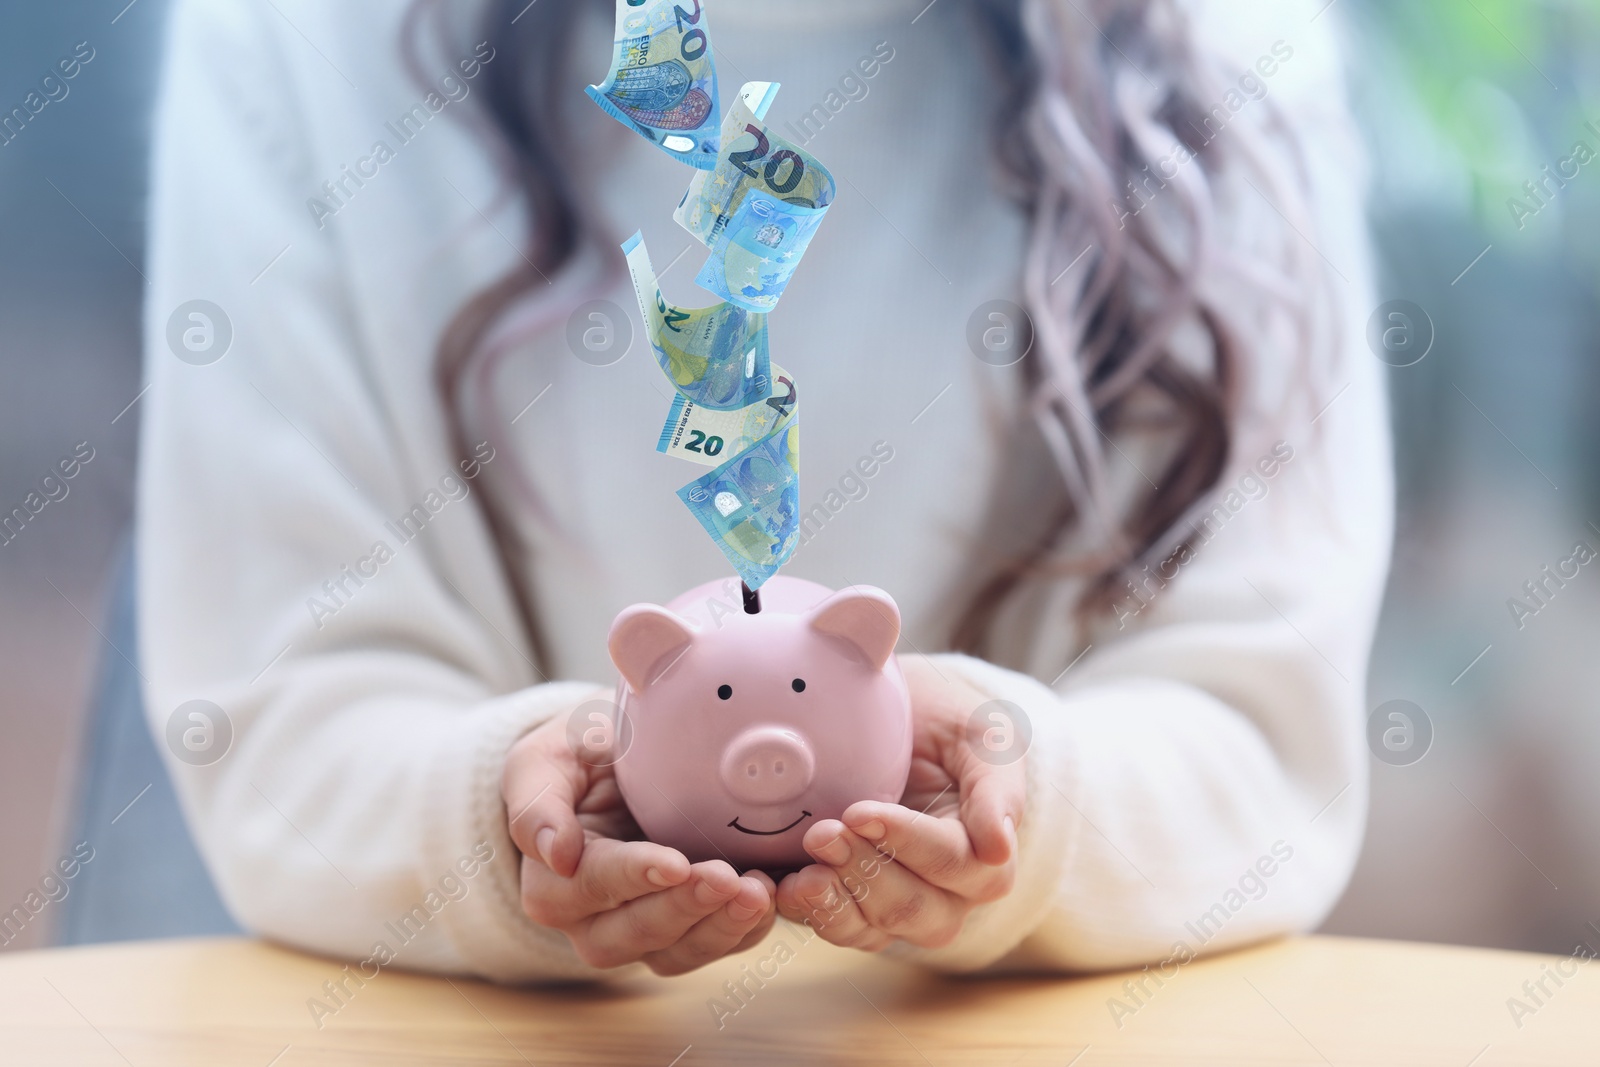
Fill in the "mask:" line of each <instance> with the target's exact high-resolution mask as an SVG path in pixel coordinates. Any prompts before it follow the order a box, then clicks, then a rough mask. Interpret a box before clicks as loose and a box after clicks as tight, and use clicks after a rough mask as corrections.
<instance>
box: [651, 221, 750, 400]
mask: <svg viewBox="0 0 1600 1067" xmlns="http://www.w3.org/2000/svg"><path fill="white" fill-rule="evenodd" d="M622 251H623V253H624V254H626V255H627V257H628V274H629V275H630V276H631V277H632V279H633V291H634V295H635V296H637V297H638V298H639V313H640V314H641V315H642V316H644V326H645V335H646V336H647V337H649V339H650V347H651V348H652V349H654V350H655V354H656V362H657V363H658V364H660V366H661V371H662V373H663V374H665V375H666V376H667V379H668V380H669V381H671V382H672V384H673V386H674V388H676V389H677V390H678V392H679V393H680V394H682V395H683V397H684V398H686V399H688V400H692V401H694V403H696V404H697V405H699V406H700V407H704V408H711V409H713V410H716V411H736V410H738V409H739V408H744V407H748V406H749V405H751V404H753V403H755V402H757V401H759V400H763V399H765V398H766V396H767V394H768V393H769V392H770V391H771V389H772V380H771V356H770V353H769V350H768V347H767V317H766V315H764V314H761V313H759V312H752V311H746V310H745V309H744V308H742V307H739V306H738V305H736V304H731V303H728V302H726V301H724V302H722V303H719V304H716V305H714V306H712V307H704V308H680V307H675V306H673V305H672V304H669V303H667V302H666V300H665V298H663V297H662V295H661V286H660V284H659V282H658V281H657V279H656V271H655V267H653V266H652V265H651V263H650V252H649V250H648V249H646V248H645V245H644V239H643V237H642V236H641V235H640V234H637V233H636V234H634V235H633V236H632V237H630V238H628V239H627V240H626V241H625V242H623V245H622Z"/></svg>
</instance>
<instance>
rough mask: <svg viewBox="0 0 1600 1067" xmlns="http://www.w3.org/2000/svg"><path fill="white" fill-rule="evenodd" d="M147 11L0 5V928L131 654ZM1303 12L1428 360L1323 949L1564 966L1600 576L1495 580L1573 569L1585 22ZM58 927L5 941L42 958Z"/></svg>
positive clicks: (1592, 230)
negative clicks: (1404, 721) (1397, 945)
mask: <svg viewBox="0 0 1600 1067" xmlns="http://www.w3.org/2000/svg"><path fill="white" fill-rule="evenodd" d="M164 14H165V10H164V3H163V0H133V2H132V3H128V0H104V2H102V0H81V2H78V0H74V2H61V3H51V4H44V3H34V4H26V5H23V4H9V5H5V8H4V10H3V12H0V114H4V113H7V112H9V111H10V110H11V108H13V107H14V106H21V105H22V104H23V102H24V100H25V98H27V96H28V94H29V93H30V92H31V91H35V90H37V89H39V87H40V84H41V79H43V78H44V77H45V75H47V74H51V73H58V70H59V68H58V67H57V63H58V61H60V60H62V59H69V60H71V59H77V60H78V61H79V69H78V73H77V74H76V76H75V77H73V78H72V79H70V80H68V81H65V82H64V83H62V84H64V85H65V87H66V92H65V95H62V93H61V90H60V89H59V88H57V89H54V90H52V93H53V95H54V96H56V97H58V99H51V100H50V101H49V102H48V104H46V105H45V106H44V107H43V108H42V109H41V110H40V111H39V112H38V113H37V114H32V115H31V116H30V117H29V120H28V121H27V122H26V124H25V125H19V124H13V126H12V127H11V128H7V129H5V130H4V132H3V133H0V190H3V196H0V514H4V513H9V512H10V511H11V509H12V508H13V507H16V506H19V505H21V504H22V503H23V501H24V499H25V498H26V497H27V495H28V494H29V492H30V491H34V490H36V489H37V488H38V487H39V484H40V481H41V479H42V478H44V476H45V475H47V474H50V473H51V472H52V471H53V470H55V469H56V467H57V464H58V463H59V462H60V461H61V460H63V459H65V458H69V457H74V452H75V450H76V453H77V454H76V457H75V458H76V459H78V460H79V461H80V462H79V467H80V469H79V470H78V472H77V474H76V476H75V477H73V478H72V479H71V480H70V481H66V482H64V483H62V484H64V485H65V486H66V488H67V494H66V496H64V497H61V498H60V499H57V500H52V501H51V502H50V503H48V504H47V505H46V506H45V507H44V509H43V510H42V511H40V512H39V514H38V515H36V516H34V517H33V518H32V519H31V520H30V521H29V523H28V524H27V525H26V526H25V527H24V528H23V529H22V531H21V533H20V534H17V535H16V536H14V537H10V535H9V534H7V535H6V536H7V537H10V539H9V540H6V541H5V543H3V544H0V812H3V813H4V816H5V817H4V818H3V819H0V911H3V910H9V909H10V908H11V907H12V905H13V904H15V903H18V902H20V901H21V900H22V898H23V897H24V896H25V895H26V894H27V893H28V892H29V891H30V890H31V889H33V888H35V887H36V886H37V885H38V884H39V880H40V878H41V877H42V876H43V875H44V874H46V873H48V872H49V871H50V870H51V869H52V868H53V867H54V866H55V864H56V862H57V860H58V859H59V858H60V857H61V856H63V855H66V854H68V853H69V852H70V850H71V846H72V843H73V841H74V840H75V838H73V837H72V836H71V830H72V827H73V826H74V823H75V819H76V818H77V813H78V811H79V810H80V808H81V806H82V804H83V803H84V797H85V796H86V795H87V791H88V790H89V789H90V788H91V787H92V786H94V785H95V783H93V782H88V781H85V780H84V776H83V775H82V774H81V773H80V768H81V766H82V764H83V762H84V752H85V748H86V743H87V742H86V726H85V723H86V721H87V719H86V716H87V714H88V709H89V707H90V705H91V703H92V697H93V692H94V689H95V686H96V684H97V679H99V678H100V677H101V676H102V672H104V671H107V670H128V669H131V668H130V666H129V664H128V662H127V659H126V656H132V655H134V653H133V651H132V650H131V649H118V648H114V647H112V645H111V642H110V641H109V639H108V638H107V636H106V624H105V623H104V622H103V621H102V620H103V619H104V617H105V615H106V612H107V608H108V603H109V601H110V597H111V593H112V589H113V581H114V578H115V571H116V567H117V565H118V563H119V561H120V559H121V550H122V546H123V545H124V544H125V538H126V531H127V527H128V524H129V521H130V517H131V505H132V486H133V478H134V469H135V457H136V437H137V428H138V422H139V414H140V406H139V404H138V402H137V400H138V398H139V396H140V374H139V352H138V336H139V302H140V296H141V292H142V290H143V285H144V281H143V275H142V274H141V270H142V264H143V214H142V211H143V201H144V196H145V151H146V144H147V141H148V136H149V111H150V105H151V99H152V95H153V90H154V84H155V78H156V72H157V67H158V63H159V60H160V31H161V24H162V19H163V17H164ZM1326 17H1329V18H1333V19H1338V20H1340V22H1341V23H1342V25H1343V27H1344V31H1345V33H1346V36H1347V38H1348V56H1349V61H1348V65H1349V68H1350V72H1349V81H1350V92H1351V96H1352V102H1353V104H1354V107H1355V109H1356V112H1357V115H1358V117H1359V118H1360V120H1361V121H1362V123H1363V126H1364V128H1365V130H1366V133H1367V138H1368V142H1369V144H1370V146H1371V149H1372V156H1373V161H1374V175H1375V178H1374V188H1373V195H1372V202H1371V212H1370V217H1371V224H1372V228H1373V232H1374V234H1375V236H1376V240H1377V245H1378V251H1379V255H1380V257H1381V260H1382V262H1381V269H1380V277H1381V282H1380V298H1381V299H1382V300H1384V301H1399V300H1403V301H1409V302H1410V304H1411V305H1415V308H1413V309H1410V310H1409V311H1408V312H1407V314H1408V315H1409V320H1408V321H1409V326H1410V328H1411V329H1414V330H1416V331H1418V332H1417V334H1416V336H1417V337H1419V338H1430V337H1431V347H1428V346H1423V347H1426V355H1425V357H1424V358H1422V359H1421V360H1420V361H1419V362H1416V363H1414V364H1412V365H1410V366H1396V367H1394V368H1393V369H1392V370H1391V371H1390V372H1389V374H1390V382H1391V388H1392V399H1393V421H1394V426H1395V432H1396V442H1397V449H1398V455H1397V463H1398V484H1399V529H1398V541H1397V545H1396V550H1395V565H1394V572H1393V577H1392V580H1391V583H1390V587H1389V592H1388V598H1387V602H1386V605H1385V611H1384V616H1383V621H1382V624H1381V626H1380V628H1379V632H1378V639H1377V647H1376V650H1375V655H1374V659H1373V669H1372V674H1371V678H1370V680H1369V686H1370V689H1369V697H1370V699H1369V707H1370V708H1372V709H1377V708H1379V707H1380V706H1381V705H1383V704H1385V703H1387V702H1389V701H1391V700H1405V701H1409V702H1410V703H1411V704H1412V705H1414V706H1415V708H1417V709H1420V712H1421V715H1422V716H1425V717H1426V723H1423V722H1421V721H1420V720H1418V721H1417V722H1416V723H1415V725H1416V726H1417V727H1419V728H1424V727H1427V726H1429V725H1430V724H1431V743H1430V744H1429V745H1428V747H1427V749H1426V755H1425V756H1423V757H1422V758H1421V759H1414V757H1415V754H1416V752H1418V751H1421V750H1422V748H1421V746H1420V744H1419V745H1418V746H1417V747H1415V748H1414V749H1413V750H1412V751H1411V752H1410V753H1409V754H1407V755H1406V756H1405V758H1399V757H1396V756H1393V755H1391V756H1390V757H1389V761H1387V762H1386V761H1380V760H1378V759H1374V761H1373V800H1372V808H1371V815H1370V822H1369V826H1368V832H1367V843H1366V847H1365V850H1364V852H1363V854H1362V857H1361V861H1360V865H1359V867H1358V869H1357V871H1356V874H1355V877H1354V880H1353V881H1352V883H1351V886H1350V889H1349V891H1348V893H1347V894H1346V895H1345V897H1344V899H1343V901H1342V902H1341V903H1340V905H1339V907H1338V908H1337V909H1336V911H1335V912H1334V914H1333V916H1332V917H1331V919H1330V920H1329V922H1328V924H1327V926H1326V929H1327V930H1328V931H1330V932H1335V933H1343V934H1365V935H1373V936H1381V937H1397V938H1410V939H1418V940H1428V941H1448V942H1459V943H1466V944H1474V945H1485V946H1494V947H1506V948H1526V949H1536V950H1544V951H1550V952H1570V951H1571V950H1572V948H1573V946H1574V944H1576V943H1577V941H1578V940H1580V939H1582V938H1584V937H1591V938H1592V936H1593V932H1592V931H1591V932H1589V933H1587V934H1586V933H1585V926H1586V924H1587V923H1589V922H1600V716H1597V715H1596V714H1595V711H1596V707H1595V705H1596V699H1595V694H1596V691H1597V688H1600V684H1597V683H1600V655H1596V652H1595V650H1596V649H1597V647H1600V610H1597V608H1600V560H1596V561H1595V562H1593V563H1590V564H1588V565H1586V566H1583V567H1581V569H1580V571H1579V574H1578V576H1577V577H1576V578H1572V579H1569V580H1567V581H1566V582H1565V584H1564V585H1562V586H1560V587H1559V588H1558V587H1557V586H1556V584H1555V583H1554V582H1551V581H1548V580H1547V579H1546V580H1545V581H1546V585H1545V588H1546V590H1549V591H1551V592H1548V593H1541V594H1540V597H1541V599H1540V600H1535V599H1532V598H1531V597H1530V596H1529V595H1528V593H1527V592H1526V590H1525V588H1524V583H1527V582H1530V581H1538V580H1541V579H1543V578H1544V576H1543V574H1542V569H1543V568H1545V567H1547V566H1548V567H1550V568H1551V569H1552V570H1554V569H1555V568H1557V566H1558V565H1559V564H1561V562H1562V561H1564V560H1567V559H1569V558H1571V557H1572V556H1573V555H1574V550H1575V548H1576V546H1577V545H1578V543H1579V542H1584V543H1585V544H1586V545H1587V546H1589V548H1590V549H1592V550H1594V551H1600V464H1597V462H1596V461H1597V460H1600V420H1597V418H1596V415H1597V414H1600V360H1597V358H1596V355H1597V349H1600V330H1597V327H1600V322H1597V318H1596V314H1595V311H1594V308H1595V303H1596V302H1595V296H1596V293H1597V290H1600V245H1597V242H1596V241H1595V240H1594V237H1595V235H1596V234H1597V233H1600V158H1597V157H1600V0H1333V3H1331V4H1330V5H1329V11H1328V13H1327V16H1326ZM91 54H92V58H90V59H88V60H87V61H86V62H85V61H83V57H84V56H86V55H91ZM1417 309H1420V314H1419V313H1418V310H1417ZM1374 310H1375V311H1377V310H1378V309H1374ZM1397 322H1398V320H1390V319H1387V318H1384V319H1383V324H1384V325H1385V326H1391V325H1395V324H1396V323H1397ZM1409 358H1410V357H1407V358H1406V359H1400V358H1394V357H1392V356H1391V357H1390V359H1389V360H1388V361H1389V362H1392V363H1401V362H1407V361H1408V359H1409ZM89 450H92V458H91V459H89V460H88V462H86V463H84V462H82V459H83V457H84V456H85V455H87V454H89ZM52 492H53V493H54V495H56V496H60V490H59V488H58V489H55V490H52ZM1568 569H1569V572H1570V565H1569V567H1568ZM1513 598H1515V599H1517V600H1519V601H1520V602H1521V604H1522V605H1524V607H1525V610H1522V611H1514V610H1513V607H1514V605H1512V603H1511V601H1512V600H1513ZM1535 609H1536V610H1535ZM1412 714H1413V718H1414V719H1416V715H1415V713H1414V712H1413V713H1412ZM1386 721H1387V720H1386ZM1427 732H1430V731H1429V730H1427V729H1419V732H1418V734H1417V736H1418V737H1421V736H1422V735H1423V733H1427ZM1408 759H1409V760H1412V761H1411V762H1406V760H1408ZM136 792H137V790H136V788H130V789H129V790H128V800H129V801H130V802H132V801H137V800H138V799H139V798H138V797H136V796H135V795H134V794H135V793H136ZM116 806H120V805H116ZM130 810H137V809H130ZM133 817H134V816H133V815H129V818H130V819H131V818H133ZM110 833H112V834H114V833H115V828H114V827H113V829H112V830H111V831H110ZM62 911H63V909H59V908H56V909H51V908H47V909H45V910H44V912H43V913H42V914H41V916H40V921H38V922H34V923H32V924H30V925H29V926H28V927H27V928H26V929H25V930H24V931H23V932H22V934H21V936H20V937H16V938H14V939H13V940H11V941H10V942H9V944H7V945H6V946H5V948H7V949H17V948H25V947H35V946H38V945H42V944H48V943H51V941H52V940H55V939H58V938H60V937H62V936H64V933H63V931H62V930H61V929H60V928H59V926H58V925H56V921H57V919H58V917H59V916H60V914H61V913H62Z"/></svg>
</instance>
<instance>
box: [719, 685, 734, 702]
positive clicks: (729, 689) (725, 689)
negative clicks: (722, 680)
mask: <svg viewBox="0 0 1600 1067" xmlns="http://www.w3.org/2000/svg"><path fill="white" fill-rule="evenodd" d="M717 696H719V697H721V698H722V699H723V700H727V699H728V698H729V697H731V696H733V686H731V685H719V686H717Z"/></svg>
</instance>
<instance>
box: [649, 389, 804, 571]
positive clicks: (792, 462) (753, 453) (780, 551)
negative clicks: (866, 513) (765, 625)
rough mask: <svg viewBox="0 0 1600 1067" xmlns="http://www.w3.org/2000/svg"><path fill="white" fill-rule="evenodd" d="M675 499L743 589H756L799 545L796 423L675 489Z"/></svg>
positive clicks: (791, 420)
mask: <svg viewBox="0 0 1600 1067" xmlns="http://www.w3.org/2000/svg"><path fill="white" fill-rule="evenodd" d="M678 497H679V498H680V499H681V500H682V501H683V502H684V504H686V505H687V506H688V508H689V510H690V511H691V512H692V513H693V514H694V517H695V518H696V519H698V520H699V521H700V525H701V526H703V527H705V531H706V533H708V534H710V535H711V539H712V540H713V541H715V542H716V544H717V547H718V548H720V549H722V554H723V555H724V556H726V557H728V562H730V563H732V564H733V569H734V570H736V571H738V572H739V577H740V578H742V579H743V580H744V583H745V584H746V585H748V586H749V587H750V588H751V589H759V588H760V587H761V584H762V583H763V582H765V581H766V580H767V579H768V578H770V577H772V576H773V575H774V574H775V573H777V570H778V568H779V567H781V566H783V565H784V564H785V563H786V562H788V560H789V557H790V556H791V555H793V554H794V549H795V545H796V544H797V543H798V542H799V537H800V419H799V417H798V416H792V417H791V418H789V419H788V422H787V426H786V427H785V428H784V429H782V430H780V431H778V432H777V433H774V434H772V435H771V436H769V437H766V438H763V439H762V440H760V441H758V442H756V443H755V444H754V445H752V446H750V447H749V448H747V449H745V450H744V451H743V452H740V453H739V454H738V455H736V456H734V457H733V458H732V459H730V460H728V461H727V462H726V463H724V464H722V466H720V467H718V468H717V469H716V470H713V471H708V472H706V473H705V474H704V475H702V476H701V477H699V478H696V479H695V480H694V481H692V482H690V483H689V484H688V485H686V486H684V487H683V488H682V489H679V490H678Z"/></svg>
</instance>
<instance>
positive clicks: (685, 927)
mask: <svg viewBox="0 0 1600 1067" xmlns="http://www.w3.org/2000/svg"><path fill="white" fill-rule="evenodd" d="M740 882H741V879H740V878H739V876H738V875H737V874H736V873H734V870H733V868H732V867H730V866H728V865H727V864H726V863H724V862H723V861H721V860H711V861H709V862H707V863H697V864H695V865H694V867H693V868H691V871H690V875H689V879H688V880H687V881H686V882H684V883H683V884H682V885H678V886H674V887H672V888H671V889H662V890H660V891H658V892H654V893H647V894H645V895H644V896H642V897H638V898H635V899H633V900H630V901H628V902H627V903H624V904H621V905H619V906H617V907H615V908H612V909H610V910H608V911H602V912H600V913H598V914H596V915H594V916H592V917H590V918H589V919H587V920H585V921H583V922H582V923H580V924H578V926H577V928H576V929H574V930H569V931H568V936H569V937H570V938H571V939H572V943H573V945H574V947H576V948H577V950H578V955H579V956H580V957H582V959H583V960H584V962H586V963H588V964H590V965H591V966H595V967H616V966H620V965H621V964H624V963H632V962H633V961H634V960H637V959H641V958H643V957H644V956H645V955H647V954H648V953H651V952H656V951H659V950H660V949H664V948H667V947H668V946H670V945H673V944H676V943H677V942H678V941H679V940H680V939H682V938H683V936H684V935H685V934H686V933H688V932H689V931H690V930H691V929H693V928H694V926H695V924H697V923H698V922H700V921H701V920H702V919H704V918H706V916H708V915H711V914H713V913H715V912H719V911H721V910H722V909H723V906H724V905H726V904H727V903H728V901H730V900H732V899H733V898H734V897H735V895H737V894H738V892H739V889H740Z"/></svg>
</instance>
